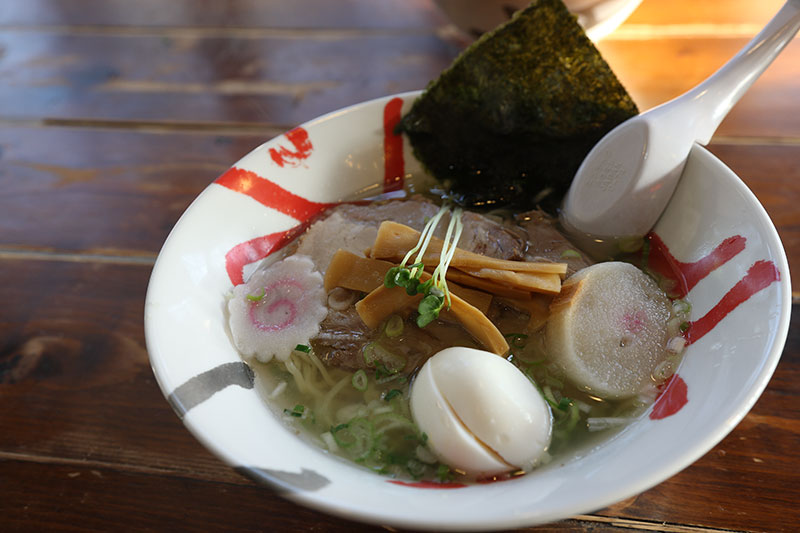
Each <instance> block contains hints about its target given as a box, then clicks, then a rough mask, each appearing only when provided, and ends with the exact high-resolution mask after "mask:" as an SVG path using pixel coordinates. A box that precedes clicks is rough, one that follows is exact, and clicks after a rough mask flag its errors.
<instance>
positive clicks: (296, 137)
mask: <svg viewBox="0 0 800 533" xmlns="http://www.w3.org/2000/svg"><path fill="white" fill-rule="evenodd" d="M285 136H286V138H287V139H288V140H289V142H290V143H292V146H294V150H290V149H289V148H286V147H285V146H278V147H277V148H270V149H269V155H270V157H272V160H273V161H275V163H276V164H277V165H278V166H279V167H283V166H289V167H299V166H300V165H302V164H303V161H305V160H306V159H308V156H310V155H311V152H312V150H314V146H313V145H312V144H311V139H309V138H308V132H307V131H306V130H305V129H303V128H301V127H299V126H298V127H296V128H295V129H293V130H290V131H288V132H287V133H286V134H285Z"/></svg>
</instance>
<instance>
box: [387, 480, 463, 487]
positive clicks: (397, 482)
mask: <svg viewBox="0 0 800 533" xmlns="http://www.w3.org/2000/svg"><path fill="white" fill-rule="evenodd" d="M388 482H389V483H394V484H395V485H403V486H404V487H415V488H418V489H463V488H464V487H466V486H467V485H465V484H464V483H437V482H435V481H400V480H398V479H390V480H388Z"/></svg>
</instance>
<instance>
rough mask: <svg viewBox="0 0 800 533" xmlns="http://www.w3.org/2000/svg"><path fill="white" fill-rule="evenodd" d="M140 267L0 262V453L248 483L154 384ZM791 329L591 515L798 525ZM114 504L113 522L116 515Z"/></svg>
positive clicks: (796, 355)
mask: <svg viewBox="0 0 800 533" xmlns="http://www.w3.org/2000/svg"><path fill="white" fill-rule="evenodd" d="M148 276H149V267H147V266H136V265H104V264H97V263H63V264H59V265H58V268H57V269H54V268H53V267H52V264H51V263H50V262H39V261H8V260H6V261H3V260H0V279H3V280H4V281H5V285H6V289H5V291H4V304H5V305H4V306H3V307H2V309H1V310H0V339H1V340H0V403H2V405H3V406H4V412H3V416H2V418H0V458H6V459H8V460H16V461H32V462H35V463H40V462H46V463H51V464H55V465H56V468H55V470H56V471H61V472H64V471H65V470H67V471H71V470H69V469H74V468H77V467H83V468H85V469H100V470H104V471H105V470H113V471H116V472H118V473H119V474H118V475H123V474H124V475H123V477H124V476H134V477H136V476H144V477H148V476H155V477H158V478H161V479H162V480H163V479H164V478H173V477H177V478H180V479H182V480H184V481H181V483H188V484H192V483H193V482H190V481H188V480H196V481H213V482H225V483H228V484H234V485H243V486H249V485H251V484H250V482H249V481H246V480H244V479H243V478H240V477H239V476H238V475H237V474H235V473H234V472H233V471H231V470H230V469H228V467H226V466H224V465H223V464H222V463H220V462H219V461H217V460H216V459H214V458H213V457H211V456H210V454H208V452H206V451H205V450H203V449H202V448H201V447H200V445H199V444H198V443H197V442H196V441H195V440H194V439H193V438H192V437H191V436H190V435H189V433H188V431H186V430H185V429H184V428H183V427H182V425H181V424H180V422H179V421H178V418H177V416H176V415H174V414H173V413H172V411H171V410H170V408H169V406H168V404H167V402H166V401H165V400H164V399H163V397H162V395H161V393H160V392H159V390H158V387H157V385H156V383H155V380H154V379H153V376H152V373H151V370H150V368H149V366H148V363H147V356H146V352H145V350H144V340H143V331H142V324H141V317H142V315H143V299H142V295H143V294H144V290H145V287H146V283H147V279H148ZM43 295H47V296H46V297H43ZM109 295H113V297H109ZM797 310H798V309H795V311H797ZM798 326H800V316H799V315H798V314H797V313H795V318H794V320H793V324H792V329H791V333H790V337H789V341H788V344H787V349H786V352H785V355H784V359H783V360H782V361H781V363H780V364H779V366H778V369H777V371H776V373H775V375H774V377H773V379H772V381H771V383H770V385H769V387H768V389H767V391H766V392H765V393H764V395H763V396H762V398H761V399H760V400H759V402H758V403H757V404H756V406H755V408H754V409H753V411H752V413H751V414H750V415H748V417H747V418H745V420H744V421H743V422H742V424H740V425H739V427H737V428H736V429H735V430H734V432H733V433H732V434H731V435H730V436H729V437H728V438H726V439H725V440H724V441H723V442H722V443H721V444H720V445H719V446H717V447H716V448H715V449H714V450H712V451H711V452H710V453H709V454H707V455H706V456H705V457H704V458H702V459H701V460H700V461H698V462H697V463H696V464H694V465H692V466H691V467H689V468H687V469H686V470H685V471H683V472H682V473H680V474H678V475H677V476H675V477H673V478H671V479H669V480H667V481H665V482H664V483H662V484H661V485H658V486H657V487H655V488H653V489H651V490H650V491H647V492H645V493H643V494H641V495H639V496H637V497H636V498H633V499H632V500H629V501H626V502H623V503H621V504H618V505H615V506H613V507H611V508H609V509H607V510H604V511H601V512H600V513H599V514H600V515H602V516H608V517H619V518H625V519H630V520H645V521H646V520H651V519H654V520H665V521H675V517H680V523H682V524H704V525H706V526H711V527H718V528H727V529H742V528H752V529H754V530H758V529H759V527H761V526H762V525H763V524H759V523H757V522H758V521H763V520H764V517H765V516H771V517H772V518H771V520H772V522H771V523H770V529H769V530H771V531H791V525H792V524H795V523H797V520H800V508H797V507H791V506H789V505H788V504H789V503H791V502H792V501H800V483H798V482H797V481H798V473H797V472H796V469H793V468H792V466H793V465H795V464H797V462H798V461H800V450H799V449H798V448H797V446H795V445H794V444H796V442H797V438H798V435H799V434H800V404H798V402H797V398H798V396H799V395H800V386H798V383H800V327H798ZM12 428H13V431H12ZM793 443H794V444H793ZM59 465H62V466H59ZM63 465H66V466H63ZM4 471H5V470H4ZM85 479H92V478H91V476H86V477H85ZM137 479H138V478H137ZM67 481H68V480H64V482H65V483H66V482H67ZM109 485H110V486H112V487H115V488H114V489H112V490H120V491H121V490H123V488H124V485H122V484H115V483H109ZM4 487H5V488H4ZM732 487H736V490H731V488H732ZM228 490H229V491H230V492H231V493H232V495H233V496H234V497H239V496H238V495H237V493H236V492H235V491H234V489H233V488H230V489H228ZM242 490H243V493H244V494H250V493H251V491H252V490H251V489H249V488H247V489H242ZM6 491H14V492H16V489H15V488H14V487H12V486H9V485H3V484H0V501H7V500H8V498H9V497H11V496H10V495H8V494H4V493H5V492H6ZM264 492H265V497H267V496H268V495H267V493H266V491H264ZM70 497H76V496H75V494H74V493H73V494H72V496H70ZM709 498H710V499H711V500H713V501H714V502H715V503H714V504H713V505H710V504H707V501H708V500H709ZM106 512H109V511H108V510H107V511H106ZM116 512H119V513H121V514H120V515H119V516H120V518H121V517H122V516H123V515H124V513H126V512H128V510H127V509H126V508H122V509H118V510H117V511H116Z"/></svg>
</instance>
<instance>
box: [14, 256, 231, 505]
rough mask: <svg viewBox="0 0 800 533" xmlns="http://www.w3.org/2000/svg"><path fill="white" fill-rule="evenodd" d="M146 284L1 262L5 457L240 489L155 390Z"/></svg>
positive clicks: (73, 266) (87, 267)
mask: <svg viewBox="0 0 800 533" xmlns="http://www.w3.org/2000/svg"><path fill="white" fill-rule="evenodd" d="M149 275H150V267H149V266H137V265H109V264H97V263H52V262H49V261H42V262H39V261H32V262H29V261H2V260H0V279H2V280H3V306H2V308H0V404H2V405H3V413H2V416H0V457H9V456H10V457H19V458H26V457H33V458H38V457H45V458H48V457H56V458H60V459H65V460H68V461H70V462H76V461H78V462H85V463H86V464H87V465H96V466H102V465H104V464H123V465H127V467H128V468H129V469H132V470H137V471H144V472H150V473H180V474H181V475H183V476H184V477H194V478H202V479H215V480H222V481H227V482H231V481H233V482H240V478H239V476H238V475H237V474H235V473H234V472H233V471H232V470H231V469H229V468H228V467H227V466H225V465H224V464H222V463H221V462H219V461H218V460H217V459H215V458H214V457H212V456H211V454H210V453H208V452H207V451H206V450H205V449H204V448H203V447H202V446H200V444H199V443H198V442H197V441H195V439H194V438H193V437H192V436H191V435H190V434H189V432H188V431H187V430H186V429H185V428H184V427H183V425H182V424H181V422H180V421H179V419H178V417H177V416H176V415H175V414H174V413H173V412H172V410H171V409H170V408H169V405H168V404H167V402H166V400H165V399H164V397H163V396H162V394H161V392H160V390H159V388H158V386H157V384H156V381H155V378H154V376H153V373H152V370H151V369H150V365H149V360H148V357H147V352H146V350H145V345H144V331H143V323H142V317H143V316H144V294H145V290H146V287H147V282H148V279H149ZM4 477H5V473H4ZM11 485H12V486H14V485H16V484H11ZM0 486H5V487H8V486H9V484H8V483H0ZM0 499H2V498H0Z"/></svg>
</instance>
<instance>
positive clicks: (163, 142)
mask: <svg viewBox="0 0 800 533" xmlns="http://www.w3.org/2000/svg"><path fill="white" fill-rule="evenodd" d="M275 134H277V132H276V131H274V130H264V135H263V136H261V135H246V136H234V135H227V134H220V135H217V134H191V133H189V134H171V133H170V134H165V133H143V132H135V131H133V132H132V131H124V130H122V131H119V130H116V131H115V130H102V129H94V128H90V129H87V128H9V127H6V128H0V152H1V153H0V247H2V248H4V249H10V248H14V249H18V250H45V251H54V252H77V251H80V252H85V253H90V254H95V255H98V254H99V255H125V256H144V257H149V258H150V259H151V260H152V259H153V258H154V256H155V253H156V252H157V251H158V250H159V249H160V248H161V244H163V242H164V239H166V237H167V234H168V233H169V231H170V230H171V229H172V226H173V225H174V224H175V222H177V220H178V217H179V216H180V215H181V213H183V211H184V210H185V209H186V208H187V207H188V205H189V203H191V201H192V200H193V199H194V198H195V197H196V196H197V195H198V194H199V193H200V192H201V191H202V190H203V189H204V188H205V187H206V186H208V184H210V183H211V182H212V181H213V180H214V179H216V178H217V176H219V175H220V174H221V173H222V172H224V171H225V170H226V169H227V168H228V167H229V166H231V165H232V164H234V163H235V162H236V161H237V160H238V159H239V158H241V157H243V156H244V155H245V154H247V153H248V152H249V151H250V150H252V149H253V148H255V147H256V146H258V145H259V144H261V143H262V142H264V141H265V140H267V139H268V138H269V137H271V136H273V135H275Z"/></svg>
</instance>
